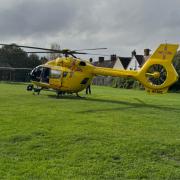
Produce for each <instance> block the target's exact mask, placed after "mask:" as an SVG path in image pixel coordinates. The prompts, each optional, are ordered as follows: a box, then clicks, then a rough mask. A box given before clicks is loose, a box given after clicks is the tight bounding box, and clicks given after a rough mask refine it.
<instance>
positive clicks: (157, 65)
mask: <svg viewBox="0 0 180 180" xmlns="http://www.w3.org/2000/svg"><path fill="white" fill-rule="evenodd" d="M178 47H179V45H178V44H161V45H160V46H159V47H158V48H157V49H156V51H155V52H154V53H153V54H152V56H151V57H150V58H149V59H148V60H147V61H146V63H145V64H144V65H143V67H142V68H141V69H140V70H139V71H132V70H118V69H112V68H102V67H95V68H94V71H93V74H94V75H102V76H114V77H130V78H134V79H137V80H138V81H140V83H141V84H143V85H144V87H145V89H146V90H147V91H148V92H150V93H164V92H167V90H168V88H169V87H170V86H171V85H172V84H173V83H174V82H176V81H177V80H178V74H177V72H176V70H175V69H174V66H173V65H172V60H173V58H174V56H175V54H176V52H177V49H178Z"/></svg>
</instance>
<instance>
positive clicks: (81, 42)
mask: <svg viewBox="0 0 180 180" xmlns="http://www.w3.org/2000/svg"><path fill="white" fill-rule="evenodd" d="M179 8H180V1H179V0H171V1H170V0H51V1H50V0H31V1H30V0H0V41H1V43H13V42H15V43H17V44H21V45H32V46H33V45H34V46H42V47H50V44H51V43H53V42H56V43H59V44H60V45H61V47H62V48H71V49H78V48H94V47H107V48H108V50H107V51H103V53H110V54H112V53H116V54H118V55H119V56H128V55H130V53H131V51H132V50H133V49H136V50H137V51H138V52H139V53H142V52H143V49H144V48H151V49H154V48H156V47H157V46H158V45H159V43H162V42H163V43H164V42H165V41H167V42H170V43H179V42H180V23H179V21H180V10H179Z"/></svg>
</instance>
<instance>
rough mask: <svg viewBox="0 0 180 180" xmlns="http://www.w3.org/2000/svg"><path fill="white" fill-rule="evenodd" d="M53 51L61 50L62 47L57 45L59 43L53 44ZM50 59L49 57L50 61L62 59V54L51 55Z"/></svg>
mask: <svg viewBox="0 0 180 180" xmlns="http://www.w3.org/2000/svg"><path fill="white" fill-rule="evenodd" d="M51 49H54V50H61V48H60V45H59V44H57V43H52V44H51ZM48 57H49V58H48V59H49V60H54V59H56V58H58V57H61V54H60V53H50V54H49V56H48Z"/></svg>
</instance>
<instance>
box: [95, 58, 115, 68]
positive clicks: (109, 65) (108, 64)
mask: <svg viewBox="0 0 180 180" xmlns="http://www.w3.org/2000/svg"><path fill="white" fill-rule="evenodd" d="M115 62H116V61H114V60H113V61H112V60H105V61H102V62H99V61H96V62H94V63H93V65H94V66H98V67H106V68H113V66H114V64H115Z"/></svg>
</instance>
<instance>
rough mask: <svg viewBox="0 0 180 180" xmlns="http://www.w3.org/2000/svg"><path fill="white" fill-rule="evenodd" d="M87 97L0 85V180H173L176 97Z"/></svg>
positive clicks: (104, 93) (178, 174)
mask: <svg viewBox="0 0 180 180" xmlns="http://www.w3.org/2000/svg"><path fill="white" fill-rule="evenodd" d="M92 93H93V94H92V95H88V96H86V98H83V99H78V98H76V97H74V96H65V97H63V98H61V99H56V95H55V94H54V93H52V92H42V94H41V95H39V96H34V95H32V93H31V92H27V91H26V86H25V85H22V84H3V83H1V84H0V179H43V180H44V179H78V180H79V179H93V180H94V179H180V94H171V93H169V94H164V95H148V94H147V93H146V92H144V91H136V90H122V89H114V88H110V87H97V86H93V87H92ZM81 95H82V96H85V92H82V93H81Z"/></svg>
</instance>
